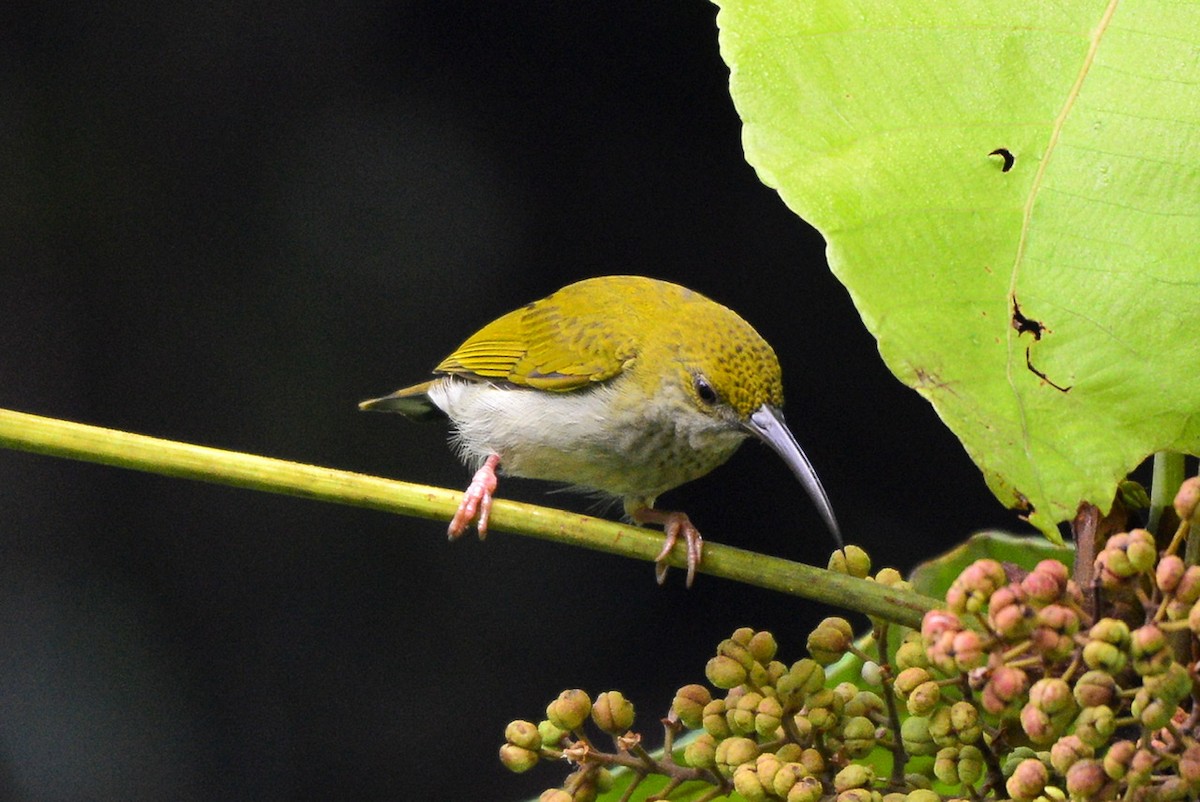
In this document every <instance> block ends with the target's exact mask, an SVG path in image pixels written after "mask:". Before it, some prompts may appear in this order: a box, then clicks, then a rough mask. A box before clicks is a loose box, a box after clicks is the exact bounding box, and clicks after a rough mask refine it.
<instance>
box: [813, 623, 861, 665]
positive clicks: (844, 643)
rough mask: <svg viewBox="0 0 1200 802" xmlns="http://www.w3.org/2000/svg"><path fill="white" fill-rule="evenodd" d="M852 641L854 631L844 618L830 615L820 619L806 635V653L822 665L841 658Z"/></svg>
mask: <svg viewBox="0 0 1200 802" xmlns="http://www.w3.org/2000/svg"><path fill="white" fill-rule="evenodd" d="M853 641H854V631H853V630H852V629H851V628H850V622H849V621H847V620H846V619H844V618H837V617H831V618H826V619H825V620H824V621H822V622H821V623H820V624H819V625H818V626H817V628H816V629H814V630H813V632H812V634H811V635H809V636H808V653H809V654H810V655H811V656H812V659H814V660H816V661H817V662H818V663H821V664H822V665H829V664H830V663H835V662H837V661H838V660H840V659H841V657H842V655H843V654H845V653H846V650H847V649H848V648H850V644H851V643H853Z"/></svg>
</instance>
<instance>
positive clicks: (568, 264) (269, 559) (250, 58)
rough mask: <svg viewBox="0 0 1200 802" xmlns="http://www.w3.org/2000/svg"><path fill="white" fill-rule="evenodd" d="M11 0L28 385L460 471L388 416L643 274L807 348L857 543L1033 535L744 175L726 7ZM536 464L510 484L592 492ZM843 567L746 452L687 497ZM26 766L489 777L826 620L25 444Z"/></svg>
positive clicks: (424, 430)
mask: <svg viewBox="0 0 1200 802" xmlns="http://www.w3.org/2000/svg"><path fill="white" fill-rule="evenodd" d="M89 5H91V4H61V5H60V6H54V7H51V6H46V5H30V4H22V3H19V2H18V3H15V4H10V5H9V7H8V10H7V11H4V12H0V14H3V15H5V16H8V17H9V18H8V19H2V18H0V58H2V59H3V61H2V63H0V98H3V102H2V103H0V154H3V156H2V159H3V169H2V171H0V172H2V174H0V204H2V213H0V405H3V406H5V407H11V408H15V409H19V410H23V411H28V412H35V413H40V414H45V415H51V416H58V417H65V418H71V419H77V420H83V421H87V422H92V423H97V424H101V425H106V426H113V427H117V428H126V429H130V430H133V431H138V432H143V433H147V434H153V435H158V436H163V437H169V438H177V439H182V440H186V441H193V442H198V443H204V444H209V445H215V446H219V447H223V448H230V449H235V450H244V451H249V452H255V453H262V454H267V455H272V456H279V457H284V458H288V459H295V460H300V461H306V462H313V463H318V464H323V465H329V466H333V467H339V468H347V469H353V470H360V471H366V472H372V473H380V474H384V475H388V476H393V477H396V478H402V479H408V480H413V481H419V482H423V483H429V484H440V485H445V486H450V487H459V486H464V485H465V483H466V481H467V478H468V477H467V473H466V471H465V470H464V469H463V468H462V467H461V466H459V465H458V464H457V463H456V461H455V460H454V458H453V455H452V454H451V453H450V452H449V450H448V449H447V448H446V447H445V443H444V440H445V430H444V428H443V427H440V426H438V425H429V426H421V425H416V424H411V423H407V422H405V421H404V420H402V419H399V418H396V417H392V416H383V415H361V414H359V413H357V412H356V410H355V403H356V402H357V401H358V400H360V399H362V398H365V397H368V396H370V395H377V394H380V393H383V392H387V391H390V390H392V389H394V388H395V387H397V386H400V385H401V384H404V383H407V382H411V381H416V380H420V379H421V378H423V377H424V376H425V375H426V373H427V371H428V369H429V368H430V367H431V366H432V365H434V364H435V363H437V362H438V361H439V360H440V359H441V357H442V356H444V355H445V354H446V353H447V352H448V351H449V350H450V349H452V348H453V347H454V346H455V345H457V344H458V343H459V342H460V341H461V340H462V339H463V338H464V337H465V336H466V335H468V334H469V333H471V332H472V331H474V329H475V328H477V327H478V326H480V325H481V324H483V323H485V322H487V321H488V320H490V319H491V318H492V317H495V316H496V315H498V314H500V313H502V312H505V311H508V310H509V309H511V308H513V307H516V306H517V305H519V304H521V303H524V302H526V301H529V300H532V299H534V298H537V297H540V296H541V295H543V294H546V293H548V292H550V291H552V290H554V289H556V288H557V287H559V286H561V285H563V284H566V283H568V282H571V281H574V280H577V279H580V278H584V277H587V276H595V275H602V274H606V273H630V272H632V273H642V274H648V275H652V276H656V277H660V278H665V279H669V280H674V281H678V282H680V283H684V284H687V285H689V286H691V287H693V288H695V289H697V290H700V291H702V292H704V293H705V294H707V295H709V296H711V297H713V298H715V299H717V300H719V301H721V302H723V303H725V304H727V305H729V306H731V307H732V308H734V309H736V310H737V311H739V312H740V313H741V314H742V315H743V316H744V317H746V318H747V319H748V320H750V321H751V322H752V323H753V324H754V325H755V326H756V327H757V328H758V329H759V331H760V332H761V333H762V334H763V335H764V337H766V339H767V340H769V341H770V342H771V343H773V344H774V346H775V348H776V350H777V351H778V353H779V355H780V359H781V362H782V364H783V369H784V378H785V388H786V391H787V394H788V398H789V405H788V414H789V421H790V423H791V425H792V428H793V429H794V431H795V432H796V435H797V437H798V438H799V439H800V441H801V443H802V444H803V445H804V446H805V449H806V451H807V452H808V454H809V456H810V457H811V459H812V461H813V463H814V464H815V465H816V467H817V469H818V471H819V472H820V474H821V476H822V478H823V480H824V482H825V485H826V487H827V489H828V491H829V494H830V496H831V498H832V500H833V503H834V506H835V508H836V509H837V513H838V516H839V517H840V518H841V521H842V524H843V528H844V530H845V531H846V532H847V534H848V538H849V539H850V540H851V541H854V542H857V543H860V544H862V545H864V546H865V547H866V548H867V549H868V550H870V551H871V552H872V554H873V555H874V557H875V559H876V564H877V565H885V564H890V565H896V566H898V567H901V568H904V569H907V568H909V567H911V566H912V565H913V564H914V563H915V562H917V561H919V560H921V559H923V558H926V557H929V556H931V555H933V554H935V553H937V552H938V551H939V550H941V549H943V548H944V547H945V546H947V545H948V544H950V543H951V542H954V541H957V540H959V539H961V538H962V537H964V536H965V535H966V534H968V533H969V532H970V531H972V530H974V529H978V528H984V527H988V526H1002V527H1008V528H1015V529H1021V530H1027V527H1025V526H1024V525H1023V524H1021V523H1020V522H1019V521H1018V520H1017V518H1016V516H1015V515H1014V514H1012V513H1010V512H1008V511H1006V510H1004V509H1002V508H1001V506H1000V505H999V504H998V503H997V502H996V501H995V500H994V499H993V498H992V497H991V495H990V494H989V493H988V491H987V490H986V488H985V487H984V484H983V481H982V479H981V477H980V474H979V472H978V471H977V469H976V468H975V467H974V466H973V465H972V464H971V462H970V461H969V460H968V458H967V457H966V455H965V453H964V452H963V450H962V448H961V446H960V445H959V444H958V442H957V441H956V440H955V439H954V438H953V436H952V435H951V434H950V433H949V432H948V431H947V430H946V429H945V428H944V427H942V426H941V424H940V423H939V421H938V420H937V418H936V415H935V414H934V412H933V411H932V409H931V408H930V407H929V406H928V405H927V404H926V403H925V402H924V401H923V400H921V399H920V398H919V397H918V396H917V395H916V394H915V393H913V392H912V391H910V390H908V389H906V388H904V387H902V386H901V385H900V384H899V383H898V382H896V381H895V380H894V379H893V377H892V376H891V375H890V374H889V373H888V372H887V370H886V368H885V367H884V366H883V364H882V362H881V361H880V360H879V357H878V354H877V352H876V349H875V345H874V342H873V341H872V339H871V338H870V336H869V335H868V334H867V332H866V331H865V330H864V329H863V326H862V323H861V321H860V320H859V319H858V317H857V315H856V313H855V311H854V308H853V306H852V304H851V302H850V300H849V297H848V295H847V294H846V292H845V290H844V289H843V288H842V287H841V286H840V285H839V284H838V283H837V282H836V281H835V280H834V278H833V277H832V276H831V275H830V274H829V272H828V270H827V269H826V267H825V263H824V257H823V244H822V241H821V239H820V237H819V236H818V235H817V234H816V233H815V232H814V231H812V230H811V229H810V228H808V227H807V226H806V225H805V224H804V223H803V222H801V221H800V220H799V219H797V218H796V217H795V216H793V215H792V214H791V213H790V212H789V211H788V210H787V209H786V208H785V207H784V205H783V204H782V202H781V201H780V200H779V199H778V197H777V196H776V195H775V193H773V192H772V191H770V190H768V189H766V188H765V187H763V186H762V185H761V184H760V183H758V181H757V180H756V178H755V175H754V173H753V170H752V169H751V168H750V167H749V166H747V165H746V163H745V162H744V161H743V159H742V155H741V148H740V142H739V124H738V120H737V117H736V115H735V113H734V111H733V107H732V103H731V101H730V99H729V96H728V91H727V80H728V71H727V69H726V67H725V66H724V65H723V63H722V62H721V60H720V58H719V55H718V51H717V37H716V28H715V25H714V17H715V13H716V9H715V7H713V6H711V5H708V4H706V3H703V2H657V3H641V2H637V3H627V2H626V3H623V2H616V3H605V4H602V5H601V4H577V3H554V2H526V3H459V2H419V3H396V2H363V1H361V0H360V1H359V2H349V3H340V4H334V3H324V4H322V3H312V2H309V3H305V2H290V3H278V4H271V3H262V2H241V3H216V4H191V3H172V2H141V3H138V2H110V3H103V4H97V7H96V8H89V7H88V6H89ZM544 489H545V488H544V487H542V486H540V485H538V484H536V483H528V482H521V481H511V482H502V484H501V495H503V496H509V497H513V498H519V499H522V500H529V501H535V502H542V503H550V504H565V505H571V506H572V507H573V508H575V509H587V507H588V502H586V501H584V500H579V499H574V498H571V497H569V496H562V495H554V496H546V495H544V493H543V490H544ZM660 506H666V507H668V508H670V507H672V506H676V507H679V508H684V509H686V510H687V511H688V512H689V513H690V514H691V516H692V518H693V520H695V521H697V522H698V523H699V525H700V528H701V529H702V530H703V531H704V532H705V533H706V535H707V536H708V537H709V538H710V539H711V540H714V541H722V542H730V543H734V544H737V545H739V546H743V547H746V548H752V549H755V550H759V551H764V552H768V553H771V554H777V555H780V556H784V557H788V558H791V559H797V560H802V561H805V562H810V563H820V564H823V563H824V561H825V559H826V558H827V556H828V553H829V551H830V548H831V544H830V542H829V540H828V539H827V536H826V534H825V533H824V531H823V528H822V526H821V523H820V520H819V518H818V517H817V515H816V513H815V512H814V510H813V509H812V506H811V504H810V503H809V502H808V500H807V499H806V498H805V497H804V495H803V492H802V490H801V489H800V487H799V486H798V485H797V484H796V482H795V481H794V479H793V478H792V477H791V475H790V474H789V472H788V471H787V470H786V468H785V467H784V466H783V465H782V463H781V462H780V461H779V460H778V459H777V458H776V457H775V456H774V455H773V454H771V453H770V452H769V451H767V450H766V449H764V448H762V447H760V446H755V445H748V446H747V447H745V448H743V449H742V450H741V451H740V452H739V453H738V454H737V455H736V456H735V457H734V459H733V460H731V462H730V463H729V464H727V465H726V466H724V467H723V468H721V469H719V470H718V471H716V472H714V473H713V474H711V475H710V476H708V477H706V478H704V479H702V480H700V481H698V482H695V483H693V484H691V485H689V486H685V487H684V488H681V489H680V490H677V491H675V492H673V493H671V494H669V495H668V496H667V497H665V498H664V499H663V501H662V502H661V503H660ZM0 548H2V550H3V551H2V554H0V792H2V794H3V797H4V798H11V799H21V798H24V799H39V800H41V799H150V798H158V799H167V798H171V799H308V798H345V799H477V800H509V799H519V798H522V797H523V796H530V795H536V793H537V792H538V791H540V790H541V789H542V788H544V787H547V786H550V785H554V784H556V783H557V782H558V781H560V780H561V778H562V777H563V775H564V773H565V770H564V769H563V767H561V766H551V767H539V768H538V769H535V770H534V771H533V772H531V773H530V774H527V775H524V776H520V777H517V776H514V775H511V774H508V773H507V772H505V771H504V770H503V769H502V768H501V767H500V766H499V764H498V762H497V761H496V758H495V754H496V749H497V747H498V746H499V744H500V743H501V741H502V735H501V734H502V731H503V728H504V725H505V722H506V721H508V720H510V719H512V718H517V717H528V718H533V719H535V720H536V719H537V718H540V717H541V715H542V711H543V710H544V707H545V704H546V702H547V701H549V700H550V699H551V698H553V696H554V695H556V694H557V692H558V691H559V690H560V689H562V688H564V687H583V688H586V689H588V690H590V691H592V692H596V691H600V690H604V689H607V688H613V687H616V688H621V689H624V690H625V691H626V692H627V694H628V695H630V696H631V697H632V698H633V700H634V701H635V703H636V704H637V705H638V707H639V709H640V710H641V711H642V716H643V719H644V727H645V729H646V731H647V732H648V733H650V735H651V740H652V741H656V740H657V739H658V737H659V736H658V734H657V733H656V732H655V731H654V729H655V728H654V726H653V721H654V719H655V718H656V717H657V716H658V715H660V714H661V713H662V712H664V711H665V709H666V705H667V704H668V703H669V700H670V696H671V691H672V689H673V688H675V687H678V686H679V685H682V684H684V683H687V682H693V681H698V680H700V679H701V678H702V671H703V666H704V662H705V660H706V659H707V657H708V656H709V654H710V652H711V650H712V649H713V647H714V645H715V643H716V642H717V641H718V640H719V639H720V638H722V637H725V636H727V635H728V633H729V632H730V631H731V630H732V629H733V628H735V627H737V626H741V625H750V626H754V627H757V628H770V629H772V630H774V631H775V632H776V633H777V635H778V637H779V639H780V640H781V642H782V643H783V644H784V651H783V654H782V655H781V656H783V657H785V658H787V659H794V658H795V657H797V656H799V653H800V650H801V648H802V645H803V639H804V636H805V634H806V633H807V631H808V630H809V629H811V627H812V626H813V625H814V624H815V622H816V621H817V620H818V619H819V618H820V617H821V616H823V615H825V614H827V613H828V611H826V610H824V609H821V608H819V607H818V606H816V605H813V604H811V603H807V602H803V601H797V600H794V599H790V598H785V597H781V596H779V595H776V594H772V593H766V592H761V591H757V590H754V589H749V588H745V587H741V586H736V585H733V584H731V583H727V582H723V581H721V580H716V579H713V578H711V577H703V576H701V577H700V579H699V582H698V585H697V587H695V588H694V589H693V590H691V591H685V590H684V589H683V587H682V581H681V577H680V575H679V574H678V572H673V574H672V577H671V580H670V582H669V583H668V585H667V586H666V587H665V588H659V587H657V586H656V585H655V584H654V582H653V572H652V570H651V567H650V566H649V565H647V564H645V563H640V562H635V561H631V560H625V559H620V558H616V557H608V556H603V555H598V554H594V553H590V552H585V551H580V550H575V549H569V548H565V547H561V546H557V545H553V544H549V543H544V542H539V541H532V540H526V539H523V538H519V537H513V536H507V535H503V534H497V535H494V536H493V537H492V538H491V539H489V540H488V541H487V542H486V543H484V544H480V543H479V542H478V541H476V540H474V539H465V540H464V541H463V542H460V543H457V544H454V545H449V544H447V543H446V541H445V538H444V527H443V526H442V525H441V524H436V523H433V522H427V521H418V520H412V519H406V518H399V517H394V516H387V515H383V514H379V513H372V512H367V511H361V510H355V509H349V508H341V507H335V506H332V505H323V504H316V503H311V502H305V501H301V500H296V499H290V498H284V497H277V496H270V495H266V494H262V493H254V492H249V491H242V490H234V489H229V488H223V487H216V486H208V485H203V484H198V483H192V482H186V481H180V480H172V479H165V478H160V477H155V476H150V475H143V474H137V473H130V472H125V471H121V470H117V469H111V468H103V467H98V466H91V465H86V464H81V463H73V462H68V461H64V460H55V459H49V458H44V457H38V456H32V455H27V454H21V453H16V452H0Z"/></svg>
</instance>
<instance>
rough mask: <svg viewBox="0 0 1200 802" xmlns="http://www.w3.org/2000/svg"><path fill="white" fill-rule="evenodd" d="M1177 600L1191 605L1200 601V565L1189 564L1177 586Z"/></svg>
mask: <svg viewBox="0 0 1200 802" xmlns="http://www.w3.org/2000/svg"><path fill="white" fill-rule="evenodd" d="M1175 600H1176V601H1178V602H1182V603H1183V604H1187V605H1191V604H1195V603H1196V602H1197V601H1200V565H1189V566H1188V567H1187V570H1185V571H1184V572H1183V578H1182V579H1180V580H1179V585H1178V587H1176V588H1175Z"/></svg>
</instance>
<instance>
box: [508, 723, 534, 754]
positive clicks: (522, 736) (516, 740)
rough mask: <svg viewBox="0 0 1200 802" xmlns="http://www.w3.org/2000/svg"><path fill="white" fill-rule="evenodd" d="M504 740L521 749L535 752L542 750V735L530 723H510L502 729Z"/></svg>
mask: <svg viewBox="0 0 1200 802" xmlns="http://www.w3.org/2000/svg"><path fill="white" fill-rule="evenodd" d="M504 740H506V741H508V742H509V743H510V744H512V745H513V746H519V747H521V748H522V749H532V750H534V751H536V750H538V749H541V748H542V735H541V733H539V732H538V728H537V725H536V724H534V723H533V722H532V721H522V720H517V721H510V722H509V723H508V726H507V727H505V728H504Z"/></svg>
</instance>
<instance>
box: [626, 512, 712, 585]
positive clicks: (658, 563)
mask: <svg viewBox="0 0 1200 802" xmlns="http://www.w3.org/2000/svg"><path fill="white" fill-rule="evenodd" d="M632 517H633V520H635V521H636V522H637V523H639V524H659V525H661V526H662V528H663V532H664V534H666V536H667V537H666V541H665V542H664V543H663V547H662V551H660V552H659V553H658V556H657V557H655V558H654V577H655V579H657V580H658V584H660V585H661V584H663V582H665V581H666V579H667V569H668V568H670V566H669V565H667V563H666V562H665V561H666V559H667V556H668V555H670V553H671V550H672V549H674V548H675V543H676V542H677V541H678V540H679V538H680V537H682V538H683V539H684V540H685V541H686V542H687V587H689V588H690V587H691V586H692V583H693V582H695V581H696V568H697V566H699V565H700V560H701V559H703V557H704V538H702V537H701V536H700V530H698V529H697V528H696V526H695V525H694V524H693V523H692V521H691V519H690V518H688V517H687V514H686V513H682V512H662V511H660V510H655V509H651V508H649V507H642V508H641V509H637V510H634V511H633V513H632Z"/></svg>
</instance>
